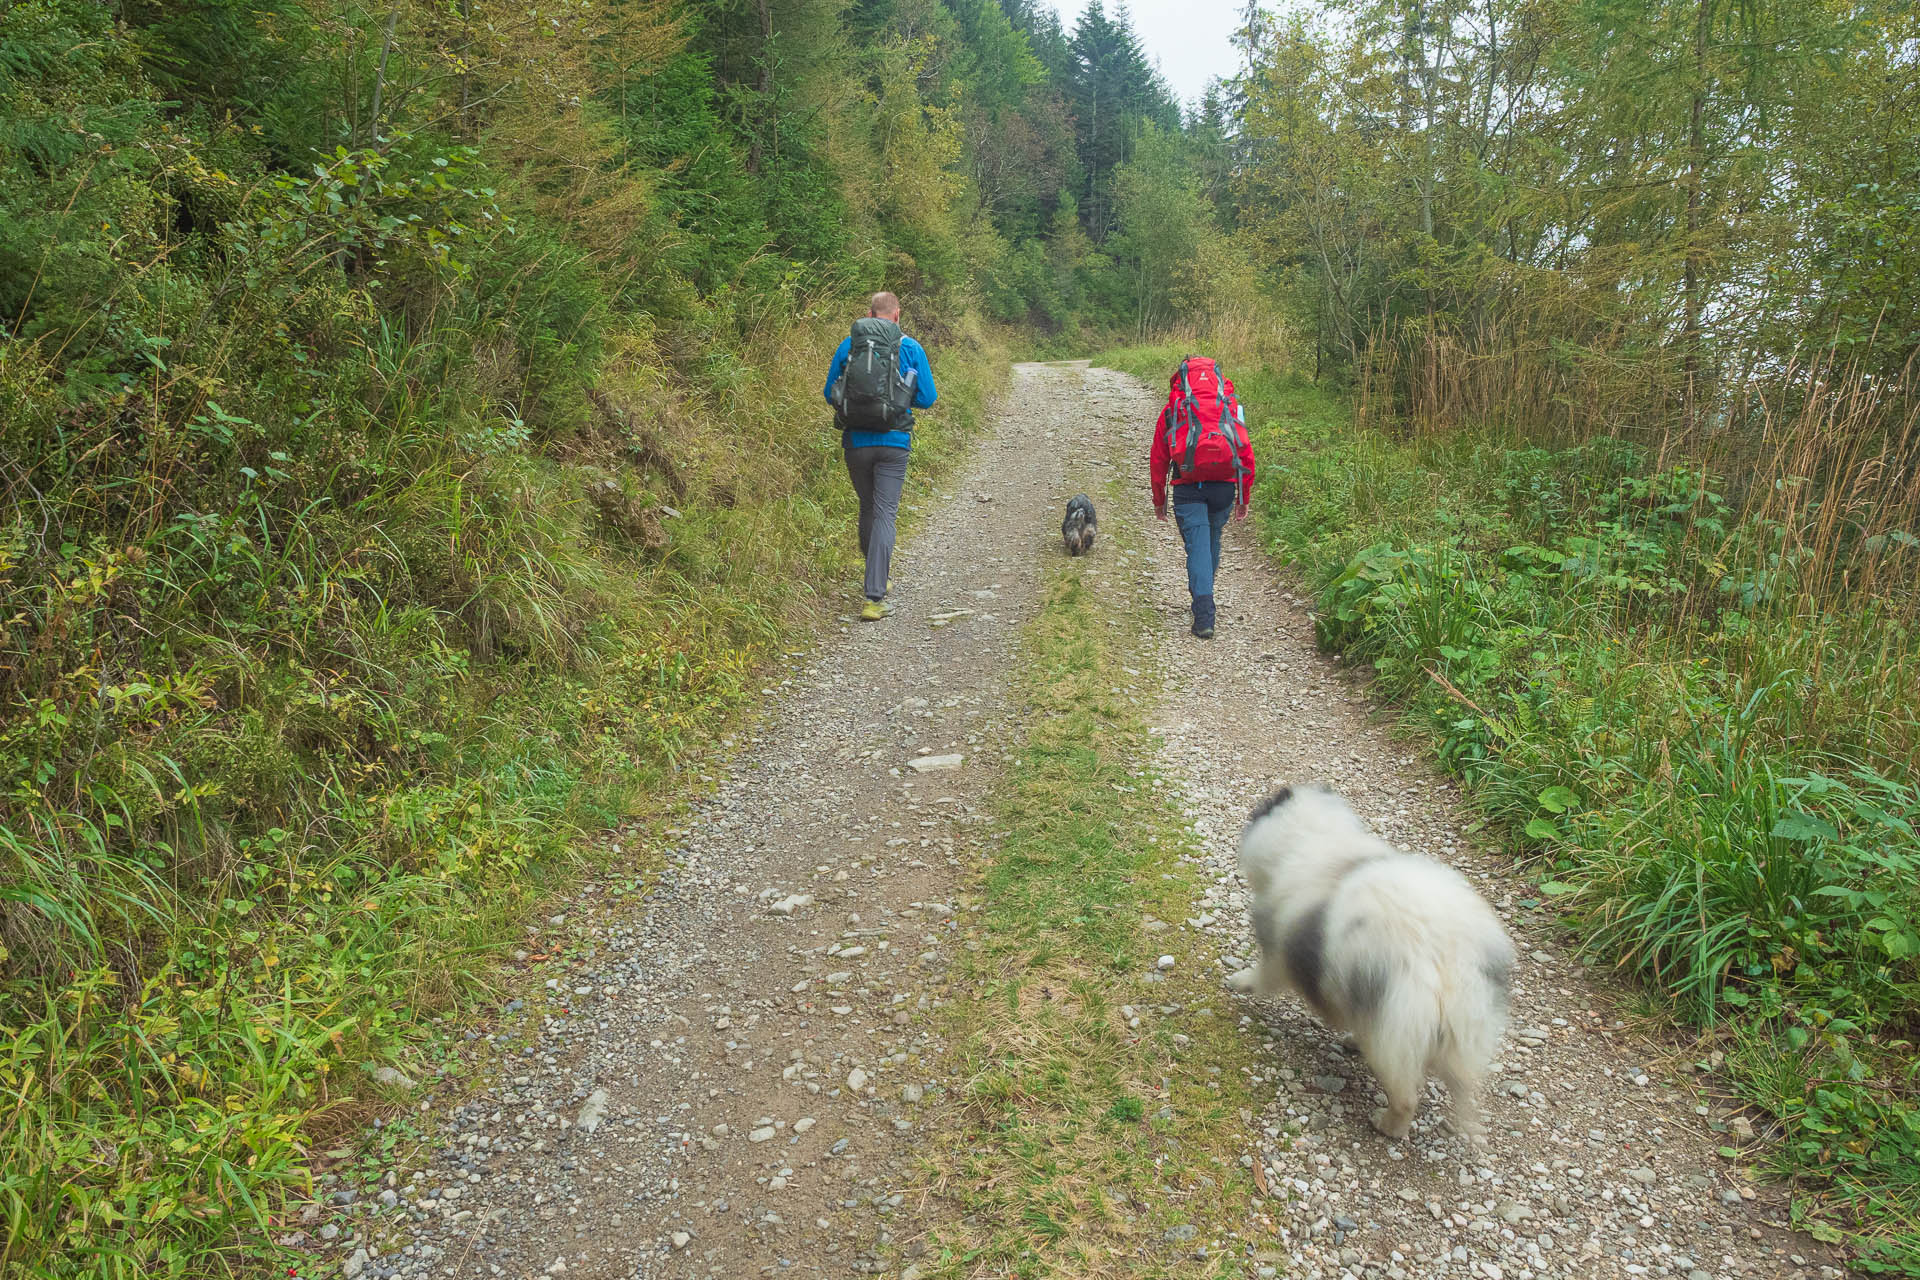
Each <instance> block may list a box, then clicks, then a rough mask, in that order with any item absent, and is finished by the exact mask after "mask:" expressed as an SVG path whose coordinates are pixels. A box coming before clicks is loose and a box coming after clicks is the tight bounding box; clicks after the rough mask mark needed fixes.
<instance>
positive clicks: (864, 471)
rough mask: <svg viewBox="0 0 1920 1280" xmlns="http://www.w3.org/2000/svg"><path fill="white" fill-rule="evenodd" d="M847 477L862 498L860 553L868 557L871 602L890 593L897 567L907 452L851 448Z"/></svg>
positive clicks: (883, 448) (866, 586)
mask: <svg viewBox="0 0 1920 1280" xmlns="http://www.w3.org/2000/svg"><path fill="white" fill-rule="evenodd" d="M846 455H847V476H848V477H849V478H850V479H851V480H852V481H853V491H854V492H855V493H857V494H859V495H860V553H861V554H862V555H864V556H865V557H866V558H867V578H866V582H865V584H864V587H863V589H864V590H865V592H866V596H867V599H869V600H882V599H885V598H886V594H887V576H888V574H889V573H890V572H891V571H892V567H893V527H894V522H895V520H896V519H897V518H898V517H899V514H900V491H901V490H902V489H903V488H905V487H906V483H907V458H908V456H909V454H908V451H907V450H905V449H890V448H886V447H884V446H880V445H872V446H868V447H866V448H860V449H848V450H846Z"/></svg>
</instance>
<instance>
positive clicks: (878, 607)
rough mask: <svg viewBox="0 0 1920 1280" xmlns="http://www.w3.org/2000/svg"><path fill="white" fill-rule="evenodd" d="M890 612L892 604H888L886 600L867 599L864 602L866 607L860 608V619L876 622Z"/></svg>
mask: <svg viewBox="0 0 1920 1280" xmlns="http://www.w3.org/2000/svg"><path fill="white" fill-rule="evenodd" d="M892 612H893V608H892V606H890V605H888V604H887V602H886V601H884V600H869V601H867V603H866V607H865V608H863V609H861V610H860V621H862V622H878V621H880V619H882V618H884V617H886V616H887V615H888V614H890V613H892Z"/></svg>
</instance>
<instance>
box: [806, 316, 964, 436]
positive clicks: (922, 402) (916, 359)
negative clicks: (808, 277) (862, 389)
mask: <svg viewBox="0 0 1920 1280" xmlns="http://www.w3.org/2000/svg"><path fill="white" fill-rule="evenodd" d="M852 350H853V338H852V336H851V335H849V336H847V337H845V338H842V339H840V346H839V349H838V350H836V351H835V352H834V353H833V363H832V364H830V365H828V366H827V386H826V390H825V391H824V392H822V394H823V395H825V396H826V398H827V403H828V404H832V403H833V384H834V383H836V382H838V381H840V374H841V371H842V370H844V369H845V368H846V367H847V353H848V352H850V351H852ZM909 373H911V374H914V375H916V376H915V378H914V383H913V407H914V408H916V409H931V408H932V407H933V402H934V401H935V400H936V399H938V398H939V393H937V392H936V391H935V390H934V389H933V366H932V365H930V364H928V363H927V350H926V348H925V347H923V346H921V345H920V344H919V343H918V342H915V341H914V340H913V339H912V338H909V337H907V336H906V335H905V334H902V335H901V337H900V376H901V377H903V378H904V377H906V376H907V375H908V374H909ZM840 434H841V435H842V436H843V437H845V439H844V441H843V443H844V445H845V446H846V447H847V448H849V449H865V448H868V447H871V446H873V445H880V446H882V447H885V448H889V449H911V448H912V447H913V434H912V433H911V432H907V431H843V432H841V433H840Z"/></svg>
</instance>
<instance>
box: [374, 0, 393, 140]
mask: <svg viewBox="0 0 1920 1280" xmlns="http://www.w3.org/2000/svg"><path fill="white" fill-rule="evenodd" d="M399 21H400V6H399V5H397V4H396V5H394V6H393V8H391V9H389V10H387V36H386V40H385V41H384V42H382V44H381V45H380V66H379V68H378V69H376V70H375V71H374V73H373V110H372V111H370V112H369V113H368V120H367V145H368V146H377V145H379V142H380V98H381V95H382V94H384V93H385V92H386V88H387V59H388V57H390V56H391V55H392V53H393V29H394V27H395V26H396V25H397V24H398V23H399Z"/></svg>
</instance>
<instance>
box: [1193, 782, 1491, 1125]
mask: <svg viewBox="0 0 1920 1280" xmlns="http://www.w3.org/2000/svg"><path fill="white" fill-rule="evenodd" d="M1240 873H1241V874H1242V875H1244V876H1245V877H1246V878H1247V884H1248V886H1249V887H1250V888H1251V889H1252V890H1253V909H1252V914H1253V935H1254V938H1255V939H1256V940H1257V941H1258V942H1259V944H1260V959H1259V961H1258V962H1257V963H1256V964H1254V965H1252V966H1250V967H1248V968H1246V969H1242V970H1240V971H1239V972H1238V973H1236V974H1234V975H1233V976H1232V977H1231V978H1229V979H1228V985H1229V986H1232V987H1233V988H1235V989H1236V990H1241V991H1254V992H1259V993H1261V994H1264V995H1272V994H1276V993H1278V992H1280V991H1283V990H1293V991H1297V992H1299V993H1300V995H1301V996H1302V997H1303V998H1305V1000H1306V1002H1307V1003H1308V1004H1309V1005H1311V1006H1312V1007H1313V1010H1314V1012H1315V1013H1317V1014H1319V1015H1320V1017H1321V1019H1322V1021H1324V1022H1326V1023H1327V1025H1328V1026H1330V1027H1332V1028H1334V1029H1335V1030H1344V1031H1349V1032H1351V1033H1352V1035H1353V1039H1354V1042H1355V1043H1356V1044H1357V1045H1358V1046H1359V1048H1360V1051H1361V1053H1363V1054H1364V1055H1366V1059H1367V1062H1368V1064H1369V1065H1371V1066H1372V1067H1373V1071H1374V1074H1375V1075H1376V1076H1378V1077H1379V1079H1380V1084H1381V1087H1382V1088H1383V1089H1385V1090H1386V1094H1387V1102H1388V1105H1387V1107H1386V1109H1385V1110H1383V1111H1378V1112H1376V1113H1374V1117H1373V1123H1374V1125H1375V1127H1377V1128H1378V1129H1379V1130H1380V1131H1381V1132H1382V1133H1384V1134H1386V1135H1387V1136H1388V1137H1390V1138H1404V1137H1406V1136H1407V1130H1408V1128H1409V1127H1410V1126H1411V1125H1412V1124H1413V1116H1414V1112H1415V1111H1416V1110H1418V1108H1419V1105H1420V1094H1421V1091H1422V1090H1423V1089H1424V1088H1425V1086H1426V1080H1427V1077H1428V1076H1429V1075H1434V1076H1438V1077H1439V1078H1440V1079H1441V1080H1442V1081H1443V1082H1444V1083H1445V1084H1446V1086H1447V1089H1448V1091H1449V1092H1451V1093H1452V1095H1453V1106H1454V1114H1453V1121H1454V1128H1455V1129H1456V1130H1458V1131H1459V1132H1460V1133H1462V1134H1464V1135H1466V1136H1467V1137H1468V1138H1469V1139H1471V1140H1472V1141H1474V1142H1476V1143H1478V1142H1479V1141H1481V1135H1482V1132H1483V1130H1482V1128H1481V1124H1480V1110H1479V1106H1478V1102H1477V1099H1478V1097H1479V1092H1480V1081H1481V1077H1482V1076H1484V1075H1485V1074H1486V1069H1487V1063H1488V1062H1489V1061H1490V1060H1491V1059H1492V1057H1493V1054H1494V1050H1495V1049H1496V1048H1497V1047H1498V1046H1499V1044H1500V1036H1501V1033H1502V1032H1503V1031H1504V1030H1505V1029H1506V1021H1507V983H1508V976H1509V974H1510V973H1511V971H1512V968H1513V944H1512V943H1511V942H1509V941H1508V940H1507V935H1506V931H1505V930H1503V929H1502V928H1501V927H1500V919H1499V917H1498V916H1496V915H1495V914H1494V912H1493V908H1492V907H1490V906H1488V905H1487V904H1486V902H1485V901H1484V900H1483V899H1482V898H1481V897H1480V895H1479V894H1477V893H1475V892H1474V891H1473V889H1472V887H1471V886H1469V885H1468V884H1467V881H1466V879H1465V877H1463V876H1462V875H1461V874H1460V873H1459V872H1458V871H1455V870H1454V869H1453V868H1452V867H1448V866H1443V865H1442V864H1440V863H1438V862H1435V861H1433V860H1432V859H1431V858H1422V857H1418V856H1416V855H1414V854H1407V853H1401V852H1400V851H1399V850H1397V849H1395V848H1393V847H1392V846H1391V845H1389V844H1387V843H1386V842H1385V841H1384V840H1381V839H1380V838H1379V837H1377V836H1375V835H1374V834H1373V833H1372V832H1370V831H1368V830H1367V829H1366V827H1365V826H1364V825H1363V824H1362V823H1361V821H1360V819H1359V817H1358V816H1357V815H1356V814H1355V813H1354V812H1353V810H1352V809H1350V808H1348V807H1347V802H1346V801H1345V800H1343V799H1341V798H1340V797H1339V796H1338V795H1336V794H1334V793H1333V792H1332V791H1328V790H1325V789H1323V788H1319V787H1297V788H1294V787H1282V788H1281V789H1280V790H1279V791H1276V792H1275V793H1274V794H1273V795H1272V796H1270V797H1268V798H1267V800H1266V801H1265V802H1264V803H1262V804H1261V806H1260V807H1259V808H1258V809H1255V810H1254V811H1253V816H1252V817H1251V818H1249V819H1248V821H1247V827H1246V830H1245V831H1244V832H1243V833H1242V834H1241V836H1240Z"/></svg>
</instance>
